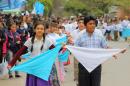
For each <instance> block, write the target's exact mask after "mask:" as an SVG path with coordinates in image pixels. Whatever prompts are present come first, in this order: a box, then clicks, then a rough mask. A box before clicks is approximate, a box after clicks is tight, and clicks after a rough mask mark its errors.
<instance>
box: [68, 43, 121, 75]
mask: <svg viewBox="0 0 130 86" xmlns="http://www.w3.org/2000/svg"><path fill="white" fill-rule="evenodd" d="M67 48H68V49H69V50H70V52H71V53H72V54H73V55H74V56H75V58H76V59H77V60H78V61H79V62H80V63H81V64H82V65H83V66H84V67H85V68H86V69H87V70H88V72H92V71H93V70H94V69H95V68H96V67H97V66H99V65H100V64H102V63H104V62H105V61H106V60H108V59H109V58H111V57H112V56H113V55H116V54H118V53H120V52H121V51H122V49H99V48H83V47H75V46H69V45H67Z"/></svg>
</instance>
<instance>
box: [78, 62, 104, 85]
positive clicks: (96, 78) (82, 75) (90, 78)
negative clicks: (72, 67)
mask: <svg viewBox="0 0 130 86" xmlns="http://www.w3.org/2000/svg"><path fill="white" fill-rule="evenodd" d="M78 67H79V75H78V76H79V79H78V82H79V85H78V86H100V82H101V69H102V68H101V65H100V66H98V67H97V68H96V69H95V70H93V71H92V72H91V73H89V72H88V71H87V70H86V69H85V67H83V66H82V64H80V63H79V65H78Z"/></svg>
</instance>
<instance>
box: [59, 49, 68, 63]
mask: <svg viewBox="0 0 130 86" xmlns="http://www.w3.org/2000/svg"><path fill="white" fill-rule="evenodd" d="M69 55H70V52H69V51H68V50H66V51H65V52H64V53H63V54H62V53H60V54H59V55H58V58H59V61H60V62H67V61H68V58H69Z"/></svg>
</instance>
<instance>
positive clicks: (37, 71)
mask: <svg viewBox="0 0 130 86" xmlns="http://www.w3.org/2000/svg"><path fill="white" fill-rule="evenodd" d="M60 49H61V46H57V47H56V48H54V49H52V50H48V51H47V52H45V53H42V54H40V55H38V56H36V57H34V58H32V59H30V60H28V61H26V62H24V63H22V64H20V65H18V66H15V67H13V68H12V69H11V71H22V72H26V73H28V74H32V75H35V76H37V77H39V78H41V79H44V80H47V81H48V79H49V75H50V72H51V69H52V66H53V64H54V62H55V59H56V57H57V56H58V53H59V50H60Z"/></svg>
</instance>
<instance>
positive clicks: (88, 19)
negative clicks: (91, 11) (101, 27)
mask: <svg viewBox="0 0 130 86" xmlns="http://www.w3.org/2000/svg"><path fill="white" fill-rule="evenodd" d="M91 20H93V21H95V24H97V20H96V18H95V17H93V16H86V17H85V18H84V25H86V24H87V23H88V22H89V21H91Z"/></svg>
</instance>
